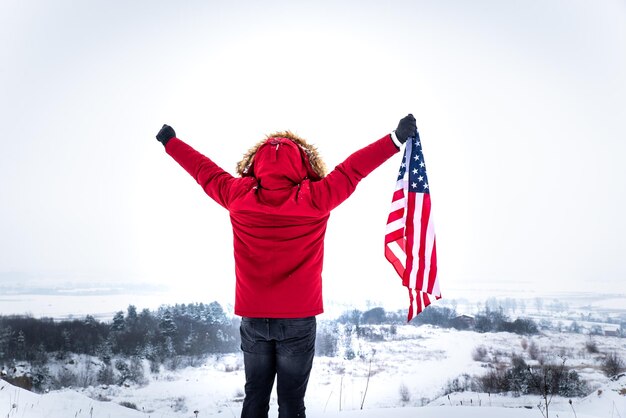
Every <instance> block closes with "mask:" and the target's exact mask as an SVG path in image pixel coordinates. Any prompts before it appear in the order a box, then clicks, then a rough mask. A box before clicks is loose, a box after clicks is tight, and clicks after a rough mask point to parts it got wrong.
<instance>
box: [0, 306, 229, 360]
mask: <svg viewBox="0 0 626 418" xmlns="http://www.w3.org/2000/svg"><path fill="white" fill-rule="evenodd" d="M238 325H239V323H238V320H234V319H233V318H229V317H228V316H227V315H226V313H225V312H224V310H223V308H222V306H221V305H220V304H219V303H218V302H212V303H209V304H204V303H194V304H176V305H173V306H161V307H160V308H158V309H157V310H155V311H151V310H149V309H143V310H142V311H140V312H138V310H137V308H136V307H135V306H134V305H130V306H128V308H127V310H126V312H124V311H119V312H117V313H116V314H115V315H114V317H113V320H112V321H110V322H103V321H98V320H97V319H96V318H94V317H93V316H90V315H88V316H86V317H85V318H84V319H74V320H63V321H55V320H53V319H51V318H33V317H30V316H23V315H11V316H0V362H2V361H8V360H11V361H20V360H25V361H29V362H45V361H46V359H47V358H48V354H50V353H54V355H55V356H57V358H64V356H66V355H67V354H68V353H76V354H87V355H92V356H98V357H100V358H101V359H103V360H106V359H107V358H111V357H112V356H114V355H127V356H141V357H143V358H147V359H149V360H151V361H155V362H162V361H163V360H164V359H167V358H171V357H172V356H176V355H188V356H198V355H202V354H206V353H227V352H234V351H237V350H238V347H239V337H238V335H239V332H238Z"/></svg>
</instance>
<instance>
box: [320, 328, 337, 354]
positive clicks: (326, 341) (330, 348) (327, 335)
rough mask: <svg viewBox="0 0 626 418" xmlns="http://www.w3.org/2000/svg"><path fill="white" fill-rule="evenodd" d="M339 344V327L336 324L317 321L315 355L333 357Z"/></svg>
mask: <svg viewBox="0 0 626 418" xmlns="http://www.w3.org/2000/svg"><path fill="white" fill-rule="evenodd" d="M338 343H339V327H338V326H337V323H336V322H331V321H319V323H318V326H317V337H316V339H315V355H317V356H326V357H335V356H336V355H337V349H338V347H337V344H338Z"/></svg>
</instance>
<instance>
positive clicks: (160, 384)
mask: <svg viewBox="0 0 626 418" xmlns="http://www.w3.org/2000/svg"><path fill="white" fill-rule="evenodd" d="M588 339H589V337H588V336H585V335H581V334H561V333H552V332H550V333H543V334H541V335H537V336H533V337H524V336H519V335H516V334H510V333H484V334H480V333H476V332H473V331H457V330H454V329H439V328H435V327H431V326H421V327H412V326H400V327H398V332H397V334H396V335H395V336H394V339H393V340H391V341H382V342H367V341H363V340H357V341H354V342H353V346H354V347H355V349H356V350H358V352H359V353H360V354H361V357H356V358H355V359H353V360H344V359H343V358H341V357H333V358H329V357H316V358H315V363H314V367H313V372H312V375H311V379H310V383H309V389H308V392H307V398H306V402H307V415H308V416H310V417H317V416H324V417H386V416H394V417H415V416H419V417H540V416H541V414H540V411H539V410H538V409H537V407H536V406H537V404H538V403H539V402H540V401H541V399H540V398H539V397H538V396H518V397H514V396H505V395H488V394H485V393H475V392H460V393H451V394H446V393H445V392H444V389H445V388H446V387H447V386H448V383H449V382H450V381H451V380H452V379H454V378H457V377H460V376H462V375H464V374H467V375H476V376H478V375H482V374H484V373H485V372H486V370H488V369H489V367H491V366H490V365H493V364H497V363H507V362H508V361H509V360H510V357H511V356H512V355H513V354H516V355H519V356H522V357H525V358H528V353H527V352H528V350H527V349H525V348H524V347H525V346H527V345H528V343H529V342H534V344H536V346H538V347H539V349H540V351H541V352H543V353H545V355H546V356H554V357H556V356H565V357H566V358H567V359H568V360H567V364H568V365H569V366H571V367H573V368H574V369H575V370H577V371H578V372H579V373H580V375H581V377H582V378H584V379H585V380H586V381H587V382H588V384H589V387H590V391H591V394H590V395H589V396H587V397H585V398H574V399H572V405H570V404H569V399H564V398H558V397H556V398H554V399H553V400H552V403H551V405H550V411H551V415H550V416H557V415H558V416H559V417H570V416H571V417H575V418H576V417H578V418H582V417H606V418H608V417H611V418H616V417H620V416H621V417H626V376H623V377H621V379H620V380H618V381H611V380H610V379H608V378H607V377H606V376H604V374H603V373H602V372H601V371H600V368H599V361H600V359H601V357H602V354H601V353H606V352H617V353H619V354H620V355H621V356H622V357H623V358H626V339H623V338H617V337H598V338H596V339H595V340H596V342H597V345H598V350H599V353H598V354H589V353H588V352H587V350H586V349H585V342H586V341H587V340H588ZM478 346H483V347H485V348H486V349H487V350H486V356H485V358H484V359H482V361H476V360H474V359H473V352H474V350H475V348H476V347H478ZM85 359H86V358H85V357H84V356H82V360H83V363H84V360H85ZM75 360H76V361H74V362H72V363H74V364H65V365H63V366H59V367H68V368H77V367H81V366H80V365H81V356H76V357H75ZM529 361H530V360H529ZM68 363H69V362H68ZM146 369H147V365H146ZM368 375H369V382H368ZM146 376H150V377H149V382H148V383H147V384H146V385H143V386H137V385H131V386H108V387H106V386H96V387H88V388H85V389H77V390H72V389H64V390H61V391H54V392H51V393H47V394H44V395H38V394H34V393H31V392H27V391H23V390H21V389H17V388H15V387H12V386H10V385H9V384H8V383H6V382H0V387H1V388H0V413H3V414H4V413H6V414H7V415H2V416H3V417H4V416H6V417H7V418H12V417H24V418H39V417H42V418H43V417H47V418H57V417H59V418H60V417H63V418H66V417H76V418H79V417H89V418H95V417H121V418H124V417H146V416H148V417H177V418H183V417H195V416H196V415H195V413H194V411H198V415H197V416H198V417H209V416H215V417H238V416H239V413H240V410H241V402H242V399H243V391H242V389H243V382H244V374H243V364H242V357H241V355H240V354H228V355H221V356H211V357H209V358H208V359H207V361H206V362H205V363H204V364H202V365H201V366H199V367H186V368H181V369H178V370H175V371H165V370H163V371H162V372H161V373H160V374H158V375H154V374H150V373H149V372H147V371H146ZM366 388H367V392H365V391H366ZM403 390H404V396H402V395H401V392H402V391H403ZM120 404H126V405H127V406H132V407H133V408H136V409H137V410H134V409H130V408H128V407H123V406H120ZM361 404H363V409H362V410H361ZM271 405H272V406H271V415H270V416H273V417H275V416H277V412H276V411H277V405H276V395H275V393H274V394H273V396H272V399H271ZM138 411H139V412H138ZM574 411H575V413H576V415H574ZM552 413H555V414H557V415H552ZM390 414H392V415H390Z"/></svg>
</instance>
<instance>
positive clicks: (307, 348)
mask: <svg viewBox="0 0 626 418" xmlns="http://www.w3.org/2000/svg"><path fill="white" fill-rule="evenodd" d="M281 328H282V331H283V340H282V341H281V344H280V349H281V351H282V350H284V354H304V353H309V352H311V351H313V350H315V333H316V331H317V326H316V321H315V317H312V318H298V319H294V320H287V321H284V322H283V323H282V324H281ZM281 354H282V353H281Z"/></svg>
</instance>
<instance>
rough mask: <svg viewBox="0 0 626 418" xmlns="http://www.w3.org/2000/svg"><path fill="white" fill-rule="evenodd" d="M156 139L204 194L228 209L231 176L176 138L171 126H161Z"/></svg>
mask: <svg viewBox="0 0 626 418" xmlns="http://www.w3.org/2000/svg"><path fill="white" fill-rule="evenodd" d="M156 137H157V140H159V142H161V143H162V144H163V146H164V147H165V151H166V152H167V153H168V154H169V155H170V156H171V157H172V158H174V160H176V162H178V164H180V165H181V167H183V168H184V169H185V170H186V171H187V172H188V173H189V174H190V175H191V176H192V177H193V178H194V179H196V181H197V182H198V184H199V185H200V186H202V188H203V189H204V191H205V192H206V194H208V195H209V196H210V197H211V198H212V199H213V200H215V201H216V202H217V203H219V204H220V205H222V206H224V207H225V208H227V207H228V204H229V201H230V199H229V196H230V189H231V187H232V185H233V182H234V181H235V180H236V179H235V178H234V177H233V176H232V175H230V174H229V173H227V172H226V171H224V170H223V169H222V168H220V167H219V166H218V165H217V164H215V163H214V162H213V161H211V159H209V158H208V157H205V156H204V155H202V154H200V153H199V152H198V151H196V150H195V149H193V148H192V147H190V146H189V145H187V144H185V143H184V142H183V141H181V140H180V139H178V138H176V133H175V132H174V129H172V127H171V126H168V125H163V128H161V130H160V131H159V133H158V134H157V136H156Z"/></svg>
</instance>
